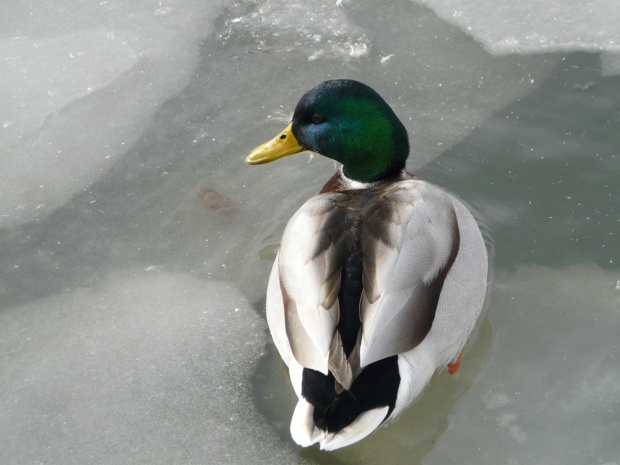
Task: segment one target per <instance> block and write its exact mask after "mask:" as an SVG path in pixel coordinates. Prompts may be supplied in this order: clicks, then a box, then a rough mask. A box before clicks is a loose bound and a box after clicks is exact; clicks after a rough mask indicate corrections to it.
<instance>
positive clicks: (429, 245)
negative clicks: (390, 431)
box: [267, 179, 486, 434]
mask: <svg viewBox="0 0 620 465" xmlns="http://www.w3.org/2000/svg"><path fill="white" fill-rule="evenodd" d="M480 248H481V250H482V251H481V250H480ZM474 249H475V254H473V255H472V253H471V251H472V250H474ZM481 253H482V254H483V255H484V257H477V258H476V256H475V255H476V254H477V255H480V254H481ZM463 257H467V259H466V260H465V259H464V258H463ZM470 260H476V264H474V272H473V273H474V275H473V277H472V273H471V272H470V271H468V270H467V269H466V268H467V267H468V266H469V265H468V263H466V261H470ZM483 262H484V266H483ZM453 269H454V270H453ZM464 280H470V282H469V283H468V282H465V281H464ZM485 284H486V255H485V254H484V244H483V243H482V239H481V237H480V232H479V230H478V228H477V226H476V224H475V221H474V220H473V218H472V217H471V214H470V213H469V212H468V211H467V209H466V208H465V207H463V205H462V204H461V203H460V202H458V201H457V200H456V199H454V198H453V197H452V196H450V195H449V194H447V193H445V192H444V191H442V190H440V189H438V188H436V187H434V186H433V185H431V184H428V183H426V182H424V181H420V180H416V179H411V180H402V181H398V182H393V183H388V184H381V185H379V186H376V187H372V188H368V189H358V190H344V191H339V192H328V193H323V194H320V195H318V196H316V197H314V198H312V199H310V200H309V201H308V202H306V203H305V204H304V205H303V206H302V207H301V208H300V209H299V210H298V211H297V213H296V214H295V215H294V216H293V218H292V219H291V220H290V221H289V223H288V225H287V227H286V230H285V232H284V235H283V238H282V243H281V248H280V253H279V256H278V259H277V261H276V263H275V264H274V269H273V272H272V276H271V279H270V285H269V290H268V304H267V307H268V320H269V325H270V329H271V331H272V335H273V336H274V341H275V343H276V345H277V347H278V350H279V351H280V353H281V355H282V357H283V358H284V360H285V362H286V363H287V364H288V365H289V367H290V368H291V379H292V380H293V384H294V386H295V389H296V391H297V394H298V396H299V397H300V398H305V400H306V401H307V402H309V403H310V404H311V405H312V406H313V407H315V409H314V410H315V411H314V412H313V417H314V420H315V421H314V423H315V425H316V426H318V427H319V429H322V430H327V431H328V432H335V431H339V430H340V429H342V428H344V427H346V426H347V425H348V424H350V423H351V422H352V421H354V420H355V418H356V417H357V416H358V415H359V414H360V412H362V411H367V410H374V409H379V408H383V407H386V408H385V410H384V411H383V413H382V415H383V418H381V419H380V420H381V421H383V420H384V419H385V418H387V417H389V416H390V415H391V414H392V413H398V412H394V410H395V408H396V410H398V411H400V410H402V408H404V405H403V398H406V397H411V393H412V392H413V391H412V389H411V386H410V380H409V379H408V377H409V375H410V373H405V371H407V370H408V368H407V367H406V366H404V365H403V363H404V362H405V361H406V359H405V358H403V357H404V356H405V355H411V354H412V353H414V352H415V350H414V349H416V348H417V347H418V346H420V345H422V344H425V345H427V346H428V345H429V344H431V346H432V344H435V345H436V347H434V350H436V351H438V352H443V356H444V357H445V356H446V354H447V353H448V352H450V354H448V355H449V356H452V354H451V352H452V351H453V350H454V349H453V348H451V346H455V347H457V346H458V347H457V349H458V350H460V347H461V346H462V345H463V344H464V341H465V340H466V338H467V336H468V335H469V332H471V329H472V327H473V324H474V323H475V320H476V318H477V316H478V313H479V311H480V308H477V309H475V310H467V309H466V310H465V311H464V314H463V315H461V316H459V315H458V313H459V312H461V310H460V309H459V302H458V300H459V299H460V297H459V295H460V293H461V291H462V290H465V291H466V289H465V288H469V289H470V291H467V292H469V294H471V289H475V294H476V298H475V299H473V300H476V301H477V300H480V299H479V298H478V296H479V295H480V293H481V296H482V297H481V298H482V299H483V298H484V285H485ZM447 289H449V292H446V290H447ZM467 292H465V294H467ZM470 300H472V299H470ZM481 302H482V300H480V305H478V307H481ZM468 305H470V306H475V305H477V304H475V303H473V301H472V302H471V303H470V304H468ZM439 313H441V315H439ZM452 313H454V314H455V315H457V316H456V317H455V318H456V320H460V322H459V324H460V325H461V326H466V328H462V330H461V331H460V332H461V333H463V334H460V333H459V334H458V335H457V337H456V338H455V337H454V335H452V336H450V337H451V338H452V339H450V337H445V339H446V340H445V341H444V343H440V342H439V341H440V340H441V339H442V338H444V335H443V333H442V330H441V328H436V329H435V331H434V332H435V333H438V334H437V338H436V339H437V343H434V342H433V341H429V340H428V339H429V336H430V335H432V333H433V331H432V328H433V326H434V322H435V320H436V319H437V318H439V320H440V321H442V322H444V321H445V320H450V319H451V318H452ZM443 324H444V323H442V325H443ZM457 339H458V340H457ZM437 344H438V345H437ZM440 346H441V347H440ZM449 349H450V350H449ZM399 357H400V358H399ZM441 357H442V355H441V354H440V353H438V354H437V357H436V358H438V359H439V358H441ZM447 361H449V360H448V359H446V363H447ZM441 363H443V360H442V361H441ZM434 368H436V367H433V371H434ZM431 374H432V373H431ZM429 376H430V375H428V376H427V377H429ZM378 378H381V379H378ZM405 378H407V379H405ZM426 381H428V380H427V379H426V380H425V382H426ZM364 384H365V385H364ZM369 386H370V387H369ZM377 386H379V389H378V390H377V389H375V388H376V387H377ZM405 387H407V389H406V390H405V391H403V389H404V388H405ZM371 388H372V389H371ZM373 389H374V390H373ZM399 391H400V392H401V399H398V395H399ZM416 395H417V394H416ZM351 396H352V397H351ZM403 396H404V397H403ZM365 397H368V399H367V400H365ZM334 399H336V401H335V400H334ZM352 399H355V402H356V403H357V404H359V405H357V406H356V407H355V408H353V407H351V406H350V405H349V404H351V403H352V402H353V400H352ZM411 400H412V399H411ZM334 402H335V403H334ZM409 402H410V400H409V401H408V402H407V404H408V403H409ZM339 404H340V406H339ZM317 409H318V411H319V412H320V414H318V415H317ZM345 410H346V411H349V413H348V414H345V413H343V414H342V415H344V417H346V418H344V419H342V418H338V417H339V416H341V415H340V414H339V413H338V411H343V412H344V411H345ZM351 411H353V413H350V412H351ZM381 421H379V423H380V422H381ZM330 422H331V425H330ZM375 423H376V421H375ZM376 426H377V425H374V426H373V428H372V429H374V428H376ZM366 434H368V433H366Z"/></svg>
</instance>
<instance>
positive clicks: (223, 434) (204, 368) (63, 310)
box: [0, 269, 297, 465]
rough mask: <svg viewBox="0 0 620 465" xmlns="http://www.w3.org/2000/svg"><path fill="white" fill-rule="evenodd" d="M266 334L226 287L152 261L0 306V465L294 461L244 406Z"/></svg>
mask: <svg viewBox="0 0 620 465" xmlns="http://www.w3.org/2000/svg"><path fill="white" fill-rule="evenodd" d="M266 339H267V335H266V324H265V322H264V319H262V318H260V317H259V316H258V314H257V313H256V312H255V311H254V310H253V309H252V307H251V305H250V304H249V303H248V302H247V301H246V300H245V299H244V297H243V296H242V295H241V294H240V292H239V291H238V290H237V289H235V287H234V286H233V285H231V284H230V283H227V282H214V281H212V282H204V281H201V280H198V279H195V278H192V277H191V276H187V275H182V274H176V275H175V274H167V273H162V272H160V271H157V269H152V270H151V271H139V272H137V273H135V274H133V273H127V274H124V275H116V276H112V277H109V278H107V277H106V278H102V279H101V281H100V282H98V283H97V285H96V286H94V287H92V288H81V289H66V290H65V291H64V292H62V294H60V295H56V296H52V297H49V298H46V299H41V300H37V301H33V302H31V303H29V304H27V305H24V306H20V307H13V308H9V309H3V311H2V313H0V372H1V373H2V376H1V377H0V392H2V395H1V396H0V437H1V438H2V447H0V462H1V463H3V464H11V463H16V464H17V463H20V464H23V463H58V464H60V463H63V464H71V463H75V464H84V463H101V464H103V463H110V464H118V463H173V462H174V463H221V464H249V463H253V464H254V463H256V464H270V465H271V464H279V463H297V458H296V454H295V449H294V448H293V447H292V445H291V444H290V443H288V444H286V443H283V442H282V441H281V440H280V439H279V438H278V436H277V435H276V433H275V432H274V430H273V429H272V428H271V427H270V426H269V425H267V424H266V423H265V422H264V420H263V419H262V417H261V416H260V415H258V413H257V412H256V410H255V408H254V406H253V402H252V394H251V390H252V386H251V384H250V376H251V374H252V372H253V370H254V368H255V367H256V364H257V361H258V360H259V358H260V357H261V355H262V354H263V352H264V345H265V342H266ZM241 444H242V445H243V446H242V447H240V445H241Z"/></svg>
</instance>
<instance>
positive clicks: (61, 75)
mask: <svg viewBox="0 0 620 465" xmlns="http://www.w3.org/2000/svg"><path fill="white" fill-rule="evenodd" d="M617 17H618V12H617V2H614V1H613V0H609V1H602V0H601V1H595V2H587V3H583V2H581V3H578V2H574V1H572V0H566V1H563V2H559V1H557V2H547V3H544V4H541V3H540V2H536V3H534V2H521V3H518V2H517V3H515V2H512V3H510V2H492V3H491V2H487V1H486V0H476V1H472V2H462V1H456V0H429V1H427V2H411V1H409V0H401V1H395V2H389V4H378V3H376V2H370V1H353V0H342V1H341V0H338V1H335V0H334V1H319V0H310V1H307V2H280V1H274V0H263V1H256V2H250V1H240V2H233V1H225V2H199V1H194V0H185V1H180V0H179V1H161V2H154V3H153V2H146V1H134V2H127V1H122V2H119V1H112V0H109V1H102V2H91V3H84V2H79V1H62V2H61V1H46V2H43V1H34V2H28V3H24V2H18V3H17V4H15V5H9V6H6V7H5V8H4V9H3V14H2V15H0V50H1V51H2V56H3V60H2V61H1V62H0V80H1V82H2V86H0V155H1V156H0V321H1V322H2V324H1V325H0V347H2V353H1V354H0V372H1V373H2V375H1V377H0V386H1V387H2V389H1V391H2V392H3V393H4V395H3V396H2V398H1V399H0V439H1V440H2V441H1V442H2V443H3V444H10V447H2V448H1V449H0V454H2V455H0V458H1V460H0V461H1V462H2V463H39V462H43V463H59V464H60V463H86V462H92V463H119V462H121V463H138V462H142V463H154V462H157V461H168V462H175V463H193V462H196V463H325V464H331V463H334V464H343V463H355V464H360V463H369V464H370V463H379V462H385V463H426V464H433V463H438V464H445V463H461V464H462V463H471V464H487V463H488V464H497V463H514V464H517V463H558V464H559V463H561V464H572V463H575V464H578V463H579V464H581V463H600V464H612V463H615V464H616V465H617V464H618V463H620V459H619V457H620V447H619V446H618V444H617V441H615V436H617V434H615V433H617V431H618V430H619V426H620V425H619V421H620V420H619V419H620V410H619V404H618V394H619V391H618V387H617V386H618V368H617V367H618V363H617V357H618V354H617V351H618V342H617V334H618V331H619V330H620V322H619V321H618V315H619V314H620V301H619V297H618V296H619V295H620V291H619V290H617V287H618V284H617V283H618V280H619V279H620V274H619V273H618V262H619V260H620V258H619V257H620V254H619V250H620V240H619V239H618V234H619V232H618V220H619V217H618V205H619V204H620V202H619V201H620V192H619V191H620V187H619V184H618V182H617V179H619V178H620V168H619V166H620V165H619V164H618V161H619V160H618V158H619V157H620V153H619V151H618V147H620V131H618V127H619V115H620V77H619V74H620V73H619V70H620V67H619V65H618V45H617V44H619V43H620V37H619V36H620V32H619V31H618V22H617V20H616V18H617ZM576 52H578V53H576ZM340 77H348V78H353V79H358V80H361V81H363V82H366V83H368V84H370V85H371V86H373V87H374V88H375V89H377V90H378V91H379V92H380V93H381V94H382V95H383V96H384V97H385V98H386V100H387V101H388V102H389V103H390V104H391V105H392V106H393V107H394V109H395V111H396V113H397V114H398V115H399V116H400V117H401V119H402V120H403V122H404V123H405V125H406V126H407V128H408V130H409V133H410V139H411V143H412V144H411V145H412V149H413V150H412V156H411V159H410V162H409V168H410V169H411V170H414V171H416V172H417V173H418V174H419V175H420V176H421V177H423V178H425V179H429V180H431V181H432V182H435V183H437V184H439V185H441V186H443V187H445V188H446V189H448V190H450V191H452V192H454V193H455V194H456V195H458V196H459V197H461V198H463V199H464V200H465V201H467V202H468V203H469V204H470V205H471V206H472V208H473V209H474V210H476V211H477V212H479V216H480V219H481V222H482V223H483V227H484V229H485V231H487V232H488V236H489V239H490V244H493V243H494V245H495V250H496V253H495V257H494V263H495V274H494V278H493V281H492V284H491V288H490V295H489V299H488V306H487V307H488V308H487V313H486V317H485V318H484V320H483V321H482V323H481V325H480V328H479V331H478V335H477V337H476V338H475V340H472V342H471V344H470V346H469V348H468V350H467V351H466V355H465V358H464V361H463V364H462V366H461V369H460V370H459V372H458V373H457V374H456V375H454V376H450V375H448V374H446V373H442V374H440V375H439V376H437V377H435V378H434V379H433V380H432V382H431V385H430V386H429V389H427V391H426V392H425V393H424V395H423V397H422V398H421V399H420V400H419V402H417V403H416V404H415V405H414V406H413V407H412V408H411V409H410V410H409V411H408V412H406V413H405V414H404V415H403V416H402V417H401V418H400V420H399V421H398V422H397V423H395V424H394V425H392V426H390V427H388V428H383V429H381V430H380V431H378V432H377V433H376V434H375V435H373V436H371V437H369V438H368V439H366V440H365V441H363V442H362V443H360V444H357V445H354V446H352V447H350V448H347V449H344V450H342V451H338V452H336V453H321V452H320V451H318V450H317V449H314V448H311V449H309V450H303V451H301V452H299V451H298V449H297V448H295V447H294V445H293V444H292V442H291V440H290V438H289V434H288V423H289V421H290V415H291V413H292V410H293V408H294V398H293V397H294V394H293V393H292V389H290V387H289V385H288V381H287V380H286V377H285V375H284V374H283V373H282V370H281V367H280V366H279V364H278V359H277V356H276V355H275V353H274V351H273V348H272V346H271V345H270V342H269V339H268V336H267V334H266V332H265V324H264V319H263V317H262V316H261V315H262V312H263V311H264V304H263V303H261V302H263V300H262V299H263V298H264V294H265V287H266V280H267V277H268V271H269V269H270V267H271V263H272V261H273V258H274V256H275V251H276V249H277V246H278V243H279V238H280V235H281V232H282V230H283V228H284V225H285V224H286V221H287V220H288V218H289V217H290V216H291V215H292V213H293V212H294V211H295V210H296V209H297V208H298V207H299V206H300V205H301V203H303V201H304V200H305V199H307V198H308V197H310V196H311V195H313V194H314V193H316V192H317V191H318V190H319V189H320V187H321V185H322V184H323V182H324V181H325V180H326V179H327V178H328V177H329V176H330V175H331V173H332V171H333V170H334V163H333V162H332V161H330V160H326V159H323V158H322V157H317V156H312V155H311V154H308V153H304V154H299V155H297V156H296V157H290V158H287V159H286V160H281V161H280V162H278V163H275V164H270V165H265V166H260V167H247V166H245V165H244V164H243V159H244V157H245V155H246V154H247V153H248V152H249V150H250V149H252V148H253V147H254V146H256V145H258V144H259V143H261V142H263V141H265V140H267V139H268V138H271V137H272V136H273V135H275V134H276V133H277V132H278V131H279V130H281V129H282V128H283V127H284V126H285V125H286V124H287V122H288V118H290V114H291V113H292V111H293V108H294V105H295V103H296V102H297V100H298V98H299V97H300V96H301V94H302V93H303V92H304V91H305V90H307V89H308V88H309V87H311V86H312V85H314V84H316V83H317V82H320V81H322V80H324V79H329V78H340ZM199 187H206V188H211V189H215V190H216V191H217V192H218V193H219V194H220V195H221V196H224V198H228V199H229V200H228V201H226V202H225V204H226V205H228V210H227V212H228V213H227V214H225V215H222V214H218V213H217V212H214V211H213V210H211V211H210V210H209V209H208V208H207V207H206V206H205V205H204V204H203V203H202V202H201V200H200V199H199V198H198V196H197V195H196V188H199ZM248 301H249V302H253V303H254V305H253V307H254V310H256V311H254V310H252V309H251V305H250V304H249V303H248ZM236 309H239V310H238V311H235V310H236ZM261 354H263V355H261ZM224 364H226V365H224ZM220 386H221V389H220ZM228 418H233V420H229V419H228Z"/></svg>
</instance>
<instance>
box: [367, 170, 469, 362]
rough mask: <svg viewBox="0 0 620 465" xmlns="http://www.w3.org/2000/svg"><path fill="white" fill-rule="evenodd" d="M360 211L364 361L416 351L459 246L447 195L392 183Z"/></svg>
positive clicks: (416, 184)
mask: <svg viewBox="0 0 620 465" xmlns="http://www.w3.org/2000/svg"><path fill="white" fill-rule="evenodd" d="M382 196H383V198H382V199H381V200H380V201H377V202H374V203H373V204H372V205H371V206H370V207H369V208H368V210H367V211H366V212H365V213H364V216H363V222H362V226H361V229H360V232H359V240H360V243H361V247H362V252H363V268H364V272H363V280H364V291H363V293H362V298H361V302H360V315H361V320H362V337H361V340H360V347H359V351H360V365H361V367H362V368H363V367H365V366H368V365H369V364H371V363H373V362H375V361H377V360H381V359H383V358H386V357H389V356H392V355H396V354H402V353H405V352H408V351H409V350H411V349H413V348H414V347H415V346H416V345H418V344H419V343H420V342H421V341H422V340H423V339H424V337H425V336H426V334H427V333H428V331H429V330H430V328H431V325H432V323H433V319H434V316H435V310H436V308H437V303H438V301H439V295H440V294H441V289H442V286H443V281H444V279H445V276H446V274H447V272H448V271H449V268H450V266H451V264H452V263H453V262H454V259H455V258H456V254H457V252H458V248H459V229H458V223H457V219H456V214H455V212H454V207H453V204H452V202H451V201H450V198H449V197H448V195H447V194H445V193H444V192H443V191H441V190H440V189H438V188H436V187H433V186H431V185H429V184H427V183H425V182H423V181H419V180H411V181H403V182H399V183H397V184H393V185H391V186H390V187H388V188H387V189H385V190H384V191H383V192H382Z"/></svg>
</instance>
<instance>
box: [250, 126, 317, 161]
mask: <svg viewBox="0 0 620 465" xmlns="http://www.w3.org/2000/svg"><path fill="white" fill-rule="evenodd" d="M292 125H293V123H291V124H289V125H288V126H287V127H286V128H285V129H284V131H282V132H281V133H280V134H278V135H277V136H276V137H274V138H273V139H271V140H270V141H269V142H265V143H264V144H263V145H259V146H258V147H256V148H255V149H254V150H252V152H250V154H249V155H248V156H247V158H246V159H245V162H246V163H247V164H248V165H262V164H263V163H269V162H272V161H274V160H277V159H279V158H284V157H288V156H289V155H293V154H294V153H299V152H303V151H304V150H306V148H305V147H301V146H300V145H299V143H298V142H297V139H295V136H294V135H293V131H292V130H291V126H292Z"/></svg>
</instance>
